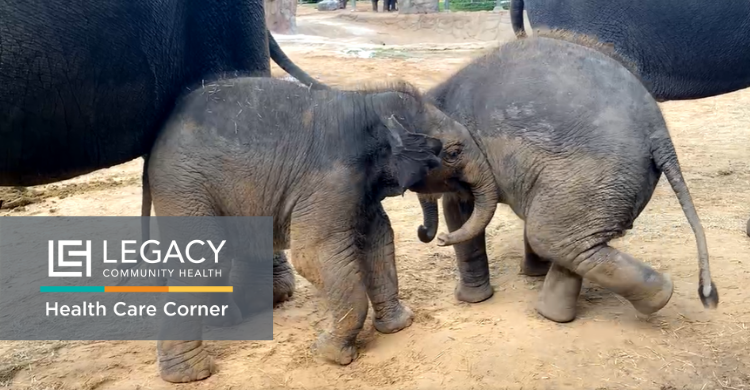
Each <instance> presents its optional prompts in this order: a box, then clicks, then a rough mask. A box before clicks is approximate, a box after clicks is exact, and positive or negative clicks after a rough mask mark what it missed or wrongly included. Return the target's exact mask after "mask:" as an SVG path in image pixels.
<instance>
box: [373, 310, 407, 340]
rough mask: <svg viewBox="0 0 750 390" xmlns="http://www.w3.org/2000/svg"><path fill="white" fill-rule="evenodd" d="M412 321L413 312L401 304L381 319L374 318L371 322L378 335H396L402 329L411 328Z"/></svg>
mask: <svg viewBox="0 0 750 390" xmlns="http://www.w3.org/2000/svg"><path fill="white" fill-rule="evenodd" d="M413 321H414V312H413V311H412V310H411V309H410V308H409V307H408V306H405V305H403V304H401V303H399V304H398V306H397V307H396V309H395V310H392V311H391V313H389V315H387V316H384V317H383V318H376V319H375V320H374V321H373V325H375V330H377V331H378V332H380V333H386V334H388V333H396V332H398V331H400V330H402V329H404V328H408V327H409V326H411V324H412V322H413Z"/></svg>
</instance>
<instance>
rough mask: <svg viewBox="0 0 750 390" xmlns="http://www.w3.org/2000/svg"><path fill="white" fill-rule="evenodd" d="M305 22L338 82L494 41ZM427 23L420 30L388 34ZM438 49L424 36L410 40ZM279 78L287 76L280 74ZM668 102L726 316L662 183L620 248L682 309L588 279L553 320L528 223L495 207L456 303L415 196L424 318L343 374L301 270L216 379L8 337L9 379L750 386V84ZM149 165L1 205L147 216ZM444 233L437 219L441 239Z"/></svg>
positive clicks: (403, 203)
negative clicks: (323, 349)
mask: <svg viewBox="0 0 750 390" xmlns="http://www.w3.org/2000/svg"><path fill="white" fill-rule="evenodd" d="M368 7H369V3H366V2H363V1H360V2H359V4H358V8H359V9H365V10H366V9H367V8H368ZM299 14H300V17H298V28H299V30H302V31H298V33H299V34H300V36H299V37H298V36H285V37H281V38H279V42H280V44H281V45H282V46H283V47H284V50H286V51H287V53H288V54H289V56H290V57H291V58H292V59H293V60H294V61H295V62H296V63H297V64H298V65H300V66H301V67H302V68H303V69H305V70H307V71H308V72H310V74H311V75H313V76H314V77H316V78H318V79H320V80H321V81H323V82H325V83H328V84H330V85H336V86H346V87H354V86H356V85H358V84H360V83H362V82H370V83H371V82H380V81H388V80H395V79H397V78H403V79H405V80H407V81H411V82H413V83H415V84H416V85H418V86H419V87H420V88H423V89H427V88H429V87H431V86H433V85H435V84H436V83H437V82H439V81H440V80H442V79H444V78H445V77H446V76H448V75H449V74H450V73H451V72H453V71H455V70H457V69H458V68H459V67H460V66H461V65H462V64H464V63H466V62H467V61H468V60H469V59H470V58H471V57H472V56H474V55H476V54H478V53H479V52H478V51H477V49H479V48H481V47H483V46H487V45H488V44H492V43H493V42H490V40H486V41H485V42H480V41H476V40H473V41H472V40H471V39H473V38H471V37H469V38H466V39H463V38H460V36H459V38H456V36H457V35H455V34H454V38H453V39H452V41H451V42H447V43H445V45H443V47H442V49H441V47H440V40H439V39H437V38H436V37H435V34H439V33H440V32H439V30H436V29H435V27H434V25H432V26H433V27H430V26H429V25H428V26H427V27H425V28H421V27H419V23H416V22H414V21H413V20H411V21H406V22H399V21H398V20H399V18H402V19H404V18H405V17H404V16H403V15H402V16H395V15H373V14H372V13H370V15H371V17H370V19H368V20H366V21H365V22H363V21H361V20H359V21H358V19H361V18H364V17H365V16H364V15H366V14H367V13H365V12H351V11H349V10H344V11H338V12H334V13H326V14H325V15H321V14H322V13H316V11H314V10H310V9H305V7H304V6H302V7H300V11H299ZM454 14H459V13H454ZM486 14H488V13H485V15H486ZM355 16H356V18H355ZM484 17H487V16H484ZM494 17H495V18H500V19H503V18H506V20H505V21H502V20H501V21H500V22H499V23H498V25H499V26H500V27H498V28H499V29H505V30H502V32H498V33H496V34H495V36H505V37H507V39H510V38H511V37H512V33H511V30H510V26H509V25H507V23H506V22H507V15H505V14H501V15H500V16H497V15H496V16H494ZM414 18H417V19H418V17H417V16H415V17H414ZM414 18H412V19H414ZM379 19H382V20H380V21H381V22H382V23H380V24H379V22H378V20H379ZM406 19H408V18H406ZM316 20H317V21H318V22H317V24H316ZM393 20H396V21H397V22H393ZM424 20H427V19H424ZM321 21H323V22H325V21H328V22H329V23H328V24H325V23H323V22H321ZM389 21H390V22H389ZM387 23H390V24H387ZM415 23H416V25H417V27H416V28H414V29H411V30H408V29H404V30H397V29H396V28H393V27H392V26H399V25H412V26H413V25H415ZM420 23H421V22H420ZM462 23H463V22H462ZM332 25H335V26H334V27H335V28H339V29H343V30H347V28H348V29H349V30H347V31H350V32H351V31H359V33H360V34H359V35H357V34H355V33H351V34H348V35H345V36H342V37H341V38H340V39H338V38H336V34H329V35H331V36H329V37H327V38H320V37H318V38H315V37H312V36H311V35H314V34H309V32H310V31H313V30H314V31H317V34H318V35H319V36H323V37H325V27H326V26H332ZM423 25H426V24H423ZM336 26H338V27H336ZM341 26H344V27H341ZM347 26H348V27H347ZM378 26H381V27H378ZM382 26H391V27H388V28H382ZM334 27H331V28H334ZM453 28H454V31H455V30H456V29H458V27H455V25H454V27H453ZM305 31H307V32H305ZM304 34H308V35H304ZM469 35H471V34H469ZM474 36H476V34H475V35H474ZM389 37H390V38H389ZM427 37H430V39H431V40H429V39H428V38H427ZM470 38H471V39H470ZM316 39H317V41H315V40H316ZM378 39H380V40H381V41H383V40H384V39H385V41H387V42H380V43H378V42H377V40H378ZM493 39H495V38H493ZM409 40H412V41H411V42H412V44H409V43H408V42H409ZM426 41H429V42H430V43H426V44H424V45H423V46H420V45H414V43H419V42H426ZM342 42H343V43H342ZM462 42H463V43H462ZM367 45H372V46H367ZM378 45H379V46H380V48H377V47H376V48H377V49H378V50H375V49H373V47H375V46H378ZM342 47H343V48H345V49H346V48H348V51H347V50H344V49H341V48H342ZM363 53H364V54H363ZM274 75H275V76H278V77H285V76H286V74H285V73H284V72H283V71H281V70H280V69H279V68H277V67H275V68H274ZM661 106H662V108H663V110H664V115H665V116H666V118H667V121H668V124H669V126H670V131H671V134H672V137H673V139H674V142H675V144H676V148H677V152H678V155H679V159H680V163H681V165H682V169H683V172H684V175H685V177H686V180H687V183H688V185H689V188H690V191H691V193H692V195H693V199H694V201H695V203H696V206H697V208H698V211H699V214H700V217H701V219H702V221H703V226H704V227H705V229H706V234H707V237H708V244H709V251H710V255H711V266H712V271H713V276H714V280H715V281H716V284H717V286H718V288H719V292H720V298H721V303H720V307H719V309H718V310H716V311H706V310H704V309H703V307H702V305H701V303H700V301H699V299H698V296H697V281H698V275H697V269H698V267H697V251H696V244H695V239H694V236H693V233H692V231H691V229H690V227H689V225H688V223H687V221H686V219H685V216H684V215H683V213H682V211H681V209H680V206H679V203H678V202H677V199H676V197H675V195H674V193H673V192H672V191H671V189H670V188H669V186H668V184H667V183H666V180H662V181H661V182H660V184H659V186H658V189H657V191H656V193H655V195H654V197H653V198H652V200H651V203H650V204H649V206H648V207H647V209H646V210H645V211H644V213H643V214H642V215H641V217H640V218H639V219H638V220H637V221H636V225H635V228H634V229H633V230H632V231H631V232H629V233H628V235H626V236H625V237H623V238H622V239H620V240H618V241H616V242H614V243H613V245H614V246H616V247H618V248H619V249H622V250H624V251H627V252H628V253H630V254H632V255H634V256H636V257H638V258H641V259H643V260H645V261H648V262H649V263H650V264H651V265H653V266H654V267H655V268H656V269H658V270H660V271H663V272H667V273H669V274H670V275H671V276H672V278H673V280H674V283H675V293H674V296H673V297H672V300H671V301H670V303H669V304H668V305H667V306H666V307H665V308H664V309H663V310H661V311H660V312H658V313H656V314H654V315H651V316H642V315H638V314H637V313H636V311H635V310H634V309H633V308H632V306H631V305H630V304H629V303H627V302H625V301H624V300H623V299H621V298H619V297H616V296H614V295H613V294H611V293H609V292H608V291H605V290H602V289H600V288H597V287H596V286H593V285H591V284H590V283H588V282H584V290H583V292H582V294H581V297H580V300H579V313H580V314H579V316H578V318H577V320H576V321H574V322H572V323H569V324H556V323H553V322H550V321H548V320H545V319H543V318H541V317H540V316H539V315H537V314H536V312H535V311H534V304H535V301H536V299H537V294H538V292H539V289H540V287H541V284H542V282H543V280H542V278H530V277H524V276H520V275H518V262H519V260H520V259H521V257H522V255H523V241H522V226H523V225H522V223H521V221H520V220H519V219H518V218H517V217H515V215H513V213H512V212H511V211H510V210H509V208H508V207H507V206H502V205H501V206H500V207H499V208H498V211H497V213H496V215H495V217H494V219H493V222H492V224H491V225H490V226H489V227H488V234H487V239H488V251H489V255H490V260H491V273H492V284H493V286H494V288H495V295H494V297H492V298H491V299H489V300H487V301H485V302H482V303H479V304H473V305H469V304H465V303H459V302H458V301H456V300H455V299H454V297H453V289H454V287H455V285H456V281H457V277H458V276H457V272H456V267H455V264H454V260H453V250H452V249H451V248H440V247H438V246H437V245H436V244H435V243H431V244H423V243H421V242H420V241H419V240H418V239H417V235H416V230H417V227H418V226H419V224H420V223H421V213H420V209H419V206H418V203H417V200H416V197H415V196H414V195H413V194H411V193H408V194H407V195H406V196H405V197H403V198H389V199H387V200H386V201H385V205H386V209H387V211H388V214H389V216H390V218H391V221H392V224H393V229H394V231H395V234H396V255H397V262H398V272H399V283H400V289H401V290H400V291H401V293H400V295H401V299H402V300H403V302H405V303H406V304H407V305H409V306H410V307H411V308H412V309H413V310H414V312H415V313H416V318H415V321H414V324H413V325H412V326H411V327H409V328H407V329H405V330H403V331H401V332H399V333H396V334H391V335H382V334H379V333H377V332H376V331H374V329H373V328H372V325H371V322H370V320H369V319H368V322H367V324H366V325H365V330H364V331H363V332H362V334H361V335H360V340H361V342H360V343H359V344H360V357H359V359H358V360H356V361H355V362H354V363H352V364H351V365H349V366H346V367H339V366H335V365H332V364H327V363H324V362H321V361H318V360H316V359H314V358H313V357H311V356H310V352H309V347H310V345H311V343H312V342H313V341H314V340H315V338H316V335H317V333H318V332H320V331H321V330H322V329H323V327H325V326H326V324H327V321H328V320H329V318H328V313H326V312H325V310H324V309H323V305H322V303H321V302H320V300H319V299H318V298H317V297H316V296H315V291H314V289H313V288H312V287H311V286H310V285H309V284H308V283H307V282H306V281H305V280H303V279H301V278H300V277H297V293H296V295H295V297H294V298H293V300H292V301H290V302H287V303H285V304H284V305H282V306H281V307H280V308H278V309H276V310H275V312H274V332H273V334H274V340H273V341H265V342H227V341H221V342H219V341H208V342H206V345H207V347H208V349H209V351H210V352H211V353H212V355H213V356H214V357H215V359H216V362H217V364H218V367H219V370H220V371H219V372H217V373H216V374H214V375H213V376H212V377H210V378H208V379H207V380H204V381H201V382H197V383H192V384H187V385H179V386H178V385H173V384H169V383H166V382H163V381H162V380H161V379H160V378H159V376H158V374H157V370H156V363H155V347H156V343H155V342H152V341H116V342H110V341H102V342H59V341H49V342H2V343H0V386H6V388H12V389H35V390H42V389H50V390H51V389H55V390H57V389H71V390H83V389H88V390H91V389H101V390H104V389H143V390H146V389H186V390H187V389H216V390H228V389H251V388H252V389H272V388H288V389H308V390H310V389H329V388H336V389H339V388H341V389H343V388H359V389H374V388H381V389H406V388H413V389H442V388H444V389H465V390H468V389H480V388H482V389H484V388H486V389H506V388H507V389H521V388H523V389H642V390H645V389H662V390H666V389H670V390H671V389H698V390H702V389H706V390H708V389H750V344H749V341H750V331H748V326H749V325H750V290H748V289H747V288H745V287H747V285H748V281H750V259H749V258H748V256H747V254H748V253H750V238H748V237H747V236H746V235H745V233H744V228H745V221H746V219H747V218H748V217H750V191H749V190H748V188H749V187H750V153H748V148H750V130H748V126H750V90H745V91H740V92H736V93H732V94H726V95H723V96H720V97H716V98H709V99H702V100H696V101H690V102H668V103H664V104H662V105H661ZM141 165H142V162H141V160H140V159H138V160H136V161H132V162H129V163H127V164H123V165H120V166H116V167H113V168H111V169H107V170H101V171H98V172H95V173H93V174H90V175H86V176H82V177H79V178H76V179H73V180H69V181H66V182H62V183H57V184H55V185H49V186H41V187H34V188H27V189H25V190H23V191H22V190H21V189H4V192H2V193H0V198H2V199H5V201H6V204H5V205H4V206H3V209H2V210H0V215H2V216H21V215H69V216H79V215H80V216H82V215H88V216H103V215H130V216H135V215H139V207H140V182H139V174H140V170H141ZM445 230H446V227H445V225H444V224H443V222H442V220H441V226H440V231H445Z"/></svg>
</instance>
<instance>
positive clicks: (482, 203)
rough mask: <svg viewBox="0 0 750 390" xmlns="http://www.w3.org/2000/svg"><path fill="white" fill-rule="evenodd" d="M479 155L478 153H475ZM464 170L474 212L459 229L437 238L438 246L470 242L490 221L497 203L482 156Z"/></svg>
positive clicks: (491, 180)
mask: <svg viewBox="0 0 750 390" xmlns="http://www.w3.org/2000/svg"><path fill="white" fill-rule="evenodd" d="M477 153H479V152H477ZM471 161H472V162H471V163H470V164H467V166H466V167H465V170H464V179H465V181H466V182H467V183H468V184H469V186H470V187H471V193H472V195H473V196H474V212H472V213H471V217H469V220H468V221H466V223H464V225H463V226H461V228H459V229H458V230H456V231H454V232H451V233H447V234H446V233H442V234H440V236H439V237H438V245H439V246H448V245H455V244H458V243H461V242H464V241H468V240H471V239H472V238H474V237H476V236H477V235H478V234H480V233H482V232H483V231H484V228H486V227H487V225H488V224H489V223H490V221H492V217H493V216H494V215H495V210H496V209H497V202H498V199H499V197H498V189H497V185H496V184H495V177H494V175H493V174H492V169H491V168H490V164H489V162H488V161H487V159H486V158H485V156H484V155H480V156H475V157H473V158H472V159H471Z"/></svg>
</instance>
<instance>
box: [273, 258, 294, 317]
mask: <svg viewBox="0 0 750 390" xmlns="http://www.w3.org/2000/svg"><path fill="white" fill-rule="evenodd" d="M273 256H274V257H273V306H274V307H276V306H277V305H278V304H280V303H282V302H286V301H288V300H290V299H291V298H292V296H293V295H294V290H295V281H294V273H293V272H292V267H291V265H289V261H287V258H286V255H285V254H284V252H277V253H274V255H273Z"/></svg>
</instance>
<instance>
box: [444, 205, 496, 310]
mask: <svg viewBox="0 0 750 390" xmlns="http://www.w3.org/2000/svg"><path fill="white" fill-rule="evenodd" d="M473 211H474V202H473V201H471V200H469V201H464V200H461V199H459V196H458V195H456V194H445V195H444V196H443V214H444V216H445V222H446V224H447V225H448V230H449V231H451V232H453V231H456V230H458V229H459V228H460V227H461V226H463V224H464V223H465V222H466V221H467V220H468V219H469V217H470V216H471V213H472V212H473ZM453 249H454V250H455V252H456V262H457V263H458V272H459V276H460V280H459V284H458V286H457V287H456V290H455V296H456V299H458V300H459V301H463V302H469V303H477V302H482V301H484V300H487V299H489V298H490V297H492V295H493V294H494V290H493V289H492V285H490V267H489V262H488V259H487V249H486V244H485V233H484V230H483V231H482V233H481V234H479V235H477V236H476V237H474V238H473V239H471V240H469V241H466V242H463V243H460V244H456V245H454V246H453Z"/></svg>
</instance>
